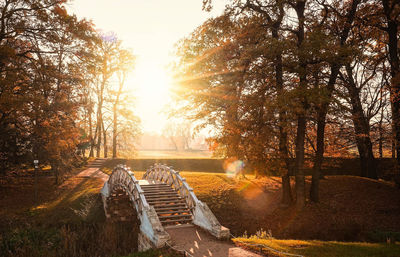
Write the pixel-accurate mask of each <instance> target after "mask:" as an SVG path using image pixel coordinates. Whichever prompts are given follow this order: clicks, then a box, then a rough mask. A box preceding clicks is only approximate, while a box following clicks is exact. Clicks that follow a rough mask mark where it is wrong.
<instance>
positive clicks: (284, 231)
mask: <svg viewBox="0 0 400 257" xmlns="http://www.w3.org/2000/svg"><path fill="white" fill-rule="evenodd" d="M105 170H107V169H105ZM108 171H110V170H108ZM135 173H136V176H137V177H138V178H140V177H141V176H142V175H143V172H135ZM181 174H182V175H183V176H184V177H186V178H187V181H188V183H189V184H190V185H191V186H192V187H193V188H194V190H195V192H196V194H197V195H198V197H199V198H200V199H201V200H203V201H204V202H206V203H207V204H208V205H209V206H210V208H211V209H212V210H213V212H214V213H215V214H216V216H217V217H218V219H219V220H220V221H221V223H222V224H223V225H225V226H227V227H229V228H230V229H231V231H232V232H233V233H234V234H236V235H241V234H243V233H244V232H245V231H247V232H248V234H254V233H255V232H256V231H257V230H259V229H260V228H263V229H264V230H271V232H272V235H273V236H275V237H276V238H297V239H323V240H365V239H368V240H369V239H373V238H372V237H371V235H375V236H376V238H375V239H380V240H384V239H385V233H384V232H385V231H400V225H399V223H400V220H399V219H398V217H399V214H400V202H399V201H400V193H399V190H398V189H396V188H394V187H392V186H391V185H388V184H386V183H383V182H377V181H372V180H368V179H363V178H358V177H349V176H342V177H341V176H332V177H328V179H326V180H323V181H321V199H322V201H321V203H320V204H308V206H307V207H306V208H305V209H304V210H303V211H302V212H296V211H294V210H293V209H290V208H289V209H281V208H279V199H280V194H281V191H280V184H279V179H278V178H274V177H272V178H261V179H254V177H252V176H248V179H241V180H237V179H232V178H229V177H227V176H226V175H225V174H216V173H201V172H185V171H184V172H182V173H181ZM1 182H2V183H1V186H0V193H1V195H2V196H5V197H1V198H0V207H1V208H0V217H1V219H0V241H1V242H0V251H1V250H10V249H18V250H19V254H11V255H12V256H68V255H71V254H70V253H71V252H74V251H77V250H79V249H80V252H79V251H78V253H76V252H74V253H76V256H93V255H94V254H98V252H96V251H99V249H98V248H104V249H101V251H102V252H100V253H99V255H101V254H106V253H110V252H113V251H114V254H116V253H118V251H115V249H114V250H113V247H114V248H115V247H117V248H119V249H122V248H123V247H122V246H118V245H115V244H114V245H113V244H112V243H106V242H115V241H118V240H117V239H118V236H121V235H119V234H118V233H116V232H115V231H112V230H111V231H110V228H109V227H107V226H105V222H104V215H103V213H102V206H101V202H100V200H99V197H98V192H99V190H100V188H101V186H102V183H101V182H99V181H96V180H85V179H82V178H73V179H70V180H69V181H67V182H66V183H64V184H63V185H62V186H61V187H56V186H54V185H53V179H52V178H49V177H42V178H40V189H39V199H40V201H39V203H37V204H35V202H34V201H33V195H34V194H33V187H32V178H31V177H29V176H26V177H15V178H9V181H1ZM54 192H56V193H54ZM375 232H376V233H375ZM374 233H375V234H374ZM106 235H107V236H110V235H111V236H113V237H112V238H111V239H112V240H109V239H110V238H108V239H107V237H106ZM379 236H380V238H379ZM122 237H123V235H122ZM82 239H83V240H82ZM93 242H95V243H93ZM287 242H289V241H287ZM321 244H322V246H320V245H321ZM336 244H337V243H333V242H324V243H322V242H321V243H318V242H315V247H314V246H313V247H311V248H309V249H314V248H315V251H316V252H318V251H320V250H319V249H325V250H323V251H324V252H329V251H327V249H328V250H329V249H330V248H331V247H332V245H336ZM343 245H344V246H343V247H344V249H347V248H349V247H348V246H349V245H348V244H343ZM99 246H101V247H99ZM317 246H318V247H317ZM350 246H355V245H351V244H350ZM346 247H347V248H346ZM360 247H361V248H362V249H366V252H368V253H370V255H364V256H382V255H374V251H375V250H374V249H378V250H377V251H380V250H381V249H383V248H382V247H384V246H383V245H367V247H365V245H363V244H360ZM339 248H342V246H340V247H339ZM351 248H353V247H351ZM395 250H396V248H395ZM82 251H83V252H82ZM346 251H347V250H346ZM396 251H397V250H396ZM375 252H376V251H375ZM67 253H69V254H67ZM90 253H92V254H90ZM66 254H67V255H66ZM85 254H86V255H85ZM120 254H122V251H120ZM146 254H147V255H144V256H159V252H154V251H153V252H148V253H146ZM163 254H164V256H165V255H166V253H163ZM335 254H336V255H335ZM335 254H333V255H317V256H342V255H338V254H337V253H335ZM2 255H3V254H2V252H0V256H2ZM4 255H6V254H4ZM396 255H397V254H396ZM396 255H394V256H396ZM139 256H140V255H139ZM166 256H168V255H166ZM343 256H345V255H343ZM355 256H357V255H355ZM388 256H392V255H388ZM398 256H400V253H399V254H398Z"/></svg>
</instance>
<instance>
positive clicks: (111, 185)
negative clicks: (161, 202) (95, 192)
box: [101, 165, 170, 250]
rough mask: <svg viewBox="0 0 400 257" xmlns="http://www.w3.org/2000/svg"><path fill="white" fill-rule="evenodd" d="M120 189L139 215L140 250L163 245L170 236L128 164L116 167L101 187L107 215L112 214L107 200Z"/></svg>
mask: <svg viewBox="0 0 400 257" xmlns="http://www.w3.org/2000/svg"><path fill="white" fill-rule="evenodd" d="M118 189H122V190H123V191H124V192H125V193H126V194H127V195H128V196H129V198H130V201H131V202H132V203H133V205H134V208H135V209H136V212H137V214H138V216H139V220H140V233H139V250H147V249H149V248H151V247H152V246H155V247H157V248H159V247H163V246H164V245H165V243H166V242H167V241H168V240H169V238H170V237H169V235H168V233H166V232H165V230H164V228H163V227H162V224H161V222H160V220H159V218H158V216H157V213H156V211H155V210H154V207H152V206H150V205H149V203H148V202H147V200H146V197H145V196H144V191H143V190H142V188H141V187H140V185H139V181H138V180H137V179H136V178H135V176H134V174H133V172H132V171H131V170H130V169H129V168H128V167H127V166H124V165H118V166H117V167H115V168H114V170H113V172H112V173H111V175H110V177H109V179H108V181H106V182H105V183H104V186H103V188H102V189H101V195H102V199H103V205H104V211H105V213H106V216H107V217H109V216H110V215H109V214H108V211H107V201H108V199H109V198H110V196H112V195H113V194H114V193H115V192H116V191H117V190H118Z"/></svg>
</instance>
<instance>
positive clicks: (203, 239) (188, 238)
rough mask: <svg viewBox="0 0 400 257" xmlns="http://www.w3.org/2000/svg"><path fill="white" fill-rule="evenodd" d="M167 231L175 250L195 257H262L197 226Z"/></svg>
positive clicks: (168, 229)
mask: <svg viewBox="0 0 400 257" xmlns="http://www.w3.org/2000/svg"><path fill="white" fill-rule="evenodd" d="M166 231H167V232H168V234H169V235H170V236H171V240H172V246H173V247H174V248H176V249H179V250H186V251H187V252H189V253H190V254H192V255H193V256H194V257H261V255H258V254H256V253H253V252H249V251H246V250H244V249H242V248H240V247H236V246H235V245H234V244H233V243H231V242H228V241H219V240H217V239H215V238H214V237H213V236H211V235H210V234H209V233H207V232H205V231H203V230H202V229H199V228H198V227H196V226H190V227H183V228H167V229H166Z"/></svg>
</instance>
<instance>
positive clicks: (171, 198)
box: [146, 195, 183, 201]
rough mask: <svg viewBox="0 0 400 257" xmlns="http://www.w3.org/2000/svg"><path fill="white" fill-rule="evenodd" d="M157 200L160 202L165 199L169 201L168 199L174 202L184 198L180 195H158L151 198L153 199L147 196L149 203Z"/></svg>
mask: <svg viewBox="0 0 400 257" xmlns="http://www.w3.org/2000/svg"><path fill="white" fill-rule="evenodd" d="M157 199H160V200H164V199H165V200H168V199H170V200H171V201H172V200H181V199H183V198H182V197H180V196H179V195H175V196H168V195H167V196H164V195H157V196H151V197H148V196H146V200H147V201H152V200H157Z"/></svg>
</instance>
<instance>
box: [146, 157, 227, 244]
mask: <svg viewBox="0 0 400 257" xmlns="http://www.w3.org/2000/svg"><path fill="white" fill-rule="evenodd" d="M143 179H147V180H150V181H151V180H154V181H157V182H162V183H165V184H168V185H169V186H171V187H172V188H174V189H175V190H176V191H177V192H178V194H179V195H180V196H181V197H182V198H183V199H185V201H186V204H187V206H188V207H189V209H190V211H191V212H192V215H193V223H194V224H196V225H198V226H200V227H202V228H204V229H206V230H208V231H209V232H210V233H211V234H212V235H214V236H216V237H217V238H229V229H227V228H225V227H223V226H221V224H220V223H219V222H218V220H217V218H216V217H215V216H214V214H213V213H212V211H211V210H210V208H208V206H207V204H206V203H203V202H202V201H200V200H199V199H198V198H197V197H196V195H195V194H194V192H193V188H191V187H190V186H189V184H188V183H187V182H186V179H185V178H183V177H182V176H181V175H180V174H179V172H178V171H175V170H174V169H172V168H171V167H168V166H166V165H164V164H160V163H156V164H155V165H153V166H151V167H150V168H149V169H148V170H147V171H146V173H145V174H144V175H143Z"/></svg>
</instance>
